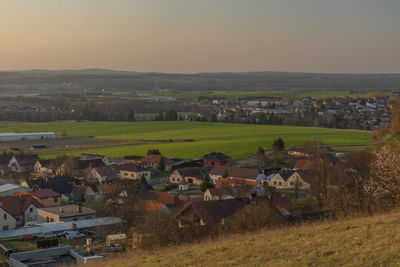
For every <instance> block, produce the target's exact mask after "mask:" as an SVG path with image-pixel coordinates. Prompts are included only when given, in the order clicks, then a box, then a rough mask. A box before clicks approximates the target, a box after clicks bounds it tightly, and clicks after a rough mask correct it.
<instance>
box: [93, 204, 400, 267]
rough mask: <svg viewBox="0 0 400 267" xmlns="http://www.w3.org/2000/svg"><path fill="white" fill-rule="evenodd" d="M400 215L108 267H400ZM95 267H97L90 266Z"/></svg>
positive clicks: (230, 240)
mask: <svg viewBox="0 0 400 267" xmlns="http://www.w3.org/2000/svg"><path fill="white" fill-rule="evenodd" d="M399 225H400V215H399V212H398V211H396V212H393V213H390V214H385V215H378V216H374V217H365V218H358V219H346V220H339V221H328V222H319V223H313V224H305V225H302V226H293V227H283V228H281V229H276V230H261V231H259V232H256V233H252V234H242V235H233V236H229V237H226V238H220V239H218V240H209V241H203V242H201V243H199V244H192V245H191V244H187V245H182V246H177V247H171V248H164V249H158V250H157V249H156V250H154V251H151V252H145V251H142V252H141V251H138V252H130V253H127V255H123V256H118V258H115V259H111V260H109V261H105V262H102V265H103V266H399V265H400V242H399V240H400V231H399ZM89 266H94V264H92V265H89Z"/></svg>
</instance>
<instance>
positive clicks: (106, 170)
mask: <svg viewBox="0 0 400 267" xmlns="http://www.w3.org/2000/svg"><path fill="white" fill-rule="evenodd" d="M94 169H95V170H96V172H97V173H98V174H100V176H102V177H103V176H104V177H115V176H117V175H118V174H119V171H120V169H119V168H118V167H117V166H115V165H110V166H100V167H96V168H94Z"/></svg>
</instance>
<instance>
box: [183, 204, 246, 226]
mask: <svg viewBox="0 0 400 267" xmlns="http://www.w3.org/2000/svg"><path fill="white" fill-rule="evenodd" d="M190 206H192V207H193V210H194V212H195V213H196V214H197V215H198V216H199V217H200V218H201V219H202V220H203V222H204V223H205V224H216V223H221V221H222V219H225V218H228V217H231V216H233V215H234V214H235V213H236V212H238V211H239V210H241V209H243V208H244V207H245V206H246V203H245V202H244V201H243V200H241V199H227V200H210V201H197V202H191V203H190V204H189V205H188V206H187V207H186V208H188V207H190Z"/></svg>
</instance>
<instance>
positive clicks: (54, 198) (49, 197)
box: [12, 188, 62, 207]
mask: <svg viewBox="0 0 400 267" xmlns="http://www.w3.org/2000/svg"><path fill="white" fill-rule="evenodd" d="M12 195H13V196H19V195H31V196H33V197H34V198H36V199H37V200H38V201H39V202H40V203H41V204H42V205H43V206H44V207H54V206H60V205H61V201H62V196H61V195H60V194H59V193H57V192H54V191H53V190H51V189H48V188H45V189H39V190H32V191H30V192H19V191H17V192H15V193H14V194H12Z"/></svg>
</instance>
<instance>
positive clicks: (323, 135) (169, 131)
mask: <svg viewBox="0 0 400 267" xmlns="http://www.w3.org/2000/svg"><path fill="white" fill-rule="evenodd" d="M34 131H54V132H56V133H57V134H58V135H59V136H60V135H61V134H62V132H64V133H66V134H67V136H68V137H87V136H95V138H98V139H111V140H114V141H115V142H124V144H119V145H115V144H113V145H112V146H111V145H110V146H107V145H103V146H97V147H96V148H88V147H84V146H73V148H69V149H68V151H66V153H69V154H75V155H76V154H79V153H80V152H86V153H99V154H103V155H106V156H109V157H123V156H125V155H145V154H146V152H147V150H148V149H151V148H159V149H160V151H161V152H162V153H163V154H165V155H166V156H169V157H183V158H200V157H202V156H203V155H204V154H206V153H209V152H212V151H221V152H223V153H225V154H227V155H230V156H231V157H233V158H234V159H243V158H246V157H248V156H250V155H252V154H254V153H255V152H256V150H257V147H258V146H265V147H266V148H267V149H269V148H270V146H271V144H272V142H273V140H274V139H276V138H278V137H282V138H283V139H284V140H285V142H286V146H298V145H304V143H305V142H306V141H309V140H321V141H322V142H324V143H325V144H329V145H338V144H339V145H342V144H366V143H370V142H372V139H371V132H366V131H352V130H338V129H322V128H314V127H296V126H276V125H254V124H229V123H204V122H180V121H170V122H53V123H26V122H1V123H0V133H4V132H34ZM177 139H179V140H184V139H191V140H190V142H168V140H177ZM162 140H164V142H162ZM133 143H137V144H133ZM37 153H41V154H42V156H47V157H55V156H56V155H57V154H60V149H56V150H54V151H51V150H49V151H47V150H44V151H42V150H41V151H38V152H37Z"/></svg>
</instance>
